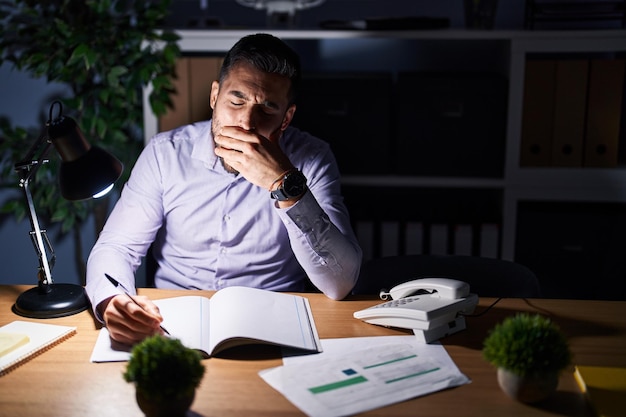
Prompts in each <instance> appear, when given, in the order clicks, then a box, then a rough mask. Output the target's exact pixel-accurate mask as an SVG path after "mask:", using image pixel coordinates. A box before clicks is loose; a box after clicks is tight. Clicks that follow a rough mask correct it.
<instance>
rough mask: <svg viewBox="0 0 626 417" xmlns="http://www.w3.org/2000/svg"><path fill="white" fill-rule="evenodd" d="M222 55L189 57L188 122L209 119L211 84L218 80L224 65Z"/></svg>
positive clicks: (210, 112) (210, 111)
mask: <svg viewBox="0 0 626 417" xmlns="http://www.w3.org/2000/svg"><path fill="white" fill-rule="evenodd" d="M223 60H224V58H222V57H214V56H202V57H190V58H189V80H190V82H189V116H190V120H189V121H188V122H187V123H193V122H198V121H201V120H208V119H210V118H211V116H212V114H213V109H211V105H210V98H211V84H212V83H213V81H215V80H217V79H218V78H219V75H220V68H221V66H222V61H223Z"/></svg>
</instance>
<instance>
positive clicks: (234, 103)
mask: <svg viewBox="0 0 626 417" xmlns="http://www.w3.org/2000/svg"><path fill="white" fill-rule="evenodd" d="M230 104H232V105H233V106H243V102H242V103H238V102H234V101H231V102H230Z"/></svg>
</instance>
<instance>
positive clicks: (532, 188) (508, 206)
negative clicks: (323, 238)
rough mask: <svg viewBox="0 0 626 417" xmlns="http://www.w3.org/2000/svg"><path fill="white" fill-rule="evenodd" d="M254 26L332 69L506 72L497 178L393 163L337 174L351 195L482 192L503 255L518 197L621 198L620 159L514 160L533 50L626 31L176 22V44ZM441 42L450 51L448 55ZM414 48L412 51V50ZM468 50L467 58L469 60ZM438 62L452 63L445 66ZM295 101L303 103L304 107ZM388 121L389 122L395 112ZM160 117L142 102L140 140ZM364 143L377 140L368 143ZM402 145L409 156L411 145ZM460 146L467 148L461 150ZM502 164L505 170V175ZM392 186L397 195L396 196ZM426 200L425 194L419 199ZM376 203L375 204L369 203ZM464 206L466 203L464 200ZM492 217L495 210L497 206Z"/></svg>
mask: <svg viewBox="0 0 626 417" xmlns="http://www.w3.org/2000/svg"><path fill="white" fill-rule="evenodd" d="M259 32H269V33H272V34H274V35H276V36H278V37H280V38H282V39H284V40H287V41H294V42H293V45H294V46H297V47H300V46H301V47H302V48H303V49H304V50H306V51H308V52H311V53H313V54H318V55H319V56H316V58H317V59H319V60H322V61H324V63H326V62H328V63H329V66H328V67H323V68H322V69H323V70H328V71H329V72H330V70H334V69H336V68H339V69H350V70H354V68H357V70H361V71H362V70H363V69H362V68H360V67H359V65H360V64H361V61H360V60H359V59H360V58H363V59H367V57H368V56H370V55H372V56H374V59H370V60H368V61H367V62H371V63H372V64H371V67H372V68H375V69H380V68H383V69H387V67H388V69H389V70H390V71H393V72H395V73H396V74H394V77H395V75H397V73H399V72H400V70H404V69H405V68H406V65H409V67H408V68H409V69H410V70H413V69H415V67H411V65H415V64H416V63H417V64H418V65H419V67H418V69H419V70H424V69H425V68H422V66H421V65H422V64H424V62H426V64H427V66H428V68H426V69H427V70H431V69H434V70H436V71H441V72H443V71H445V70H450V66H452V69H453V70H458V71H465V70H466V68H465V67H462V68H457V66H456V64H457V61H455V60H454V59H456V60H459V61H461V62H462V63H463V64H464V65H465V64H467V65H470V66H471V65H473V67H472V68H473V69H474V70H480V71H484V70H485V68H487V69H489V70H490V71H494V72H496V73H498V74H499V75H504V76H505V78H506V81H507V82H508V90H506V96H507V102H506V103H507V105H506V111H507V116H506V129H505V132H504V133H503V135H504V137H503V139H502V140H503V142H504V143H505V145H506V146H505V149H504V162H503V171H498V174H497V176H494V178H491V177H489V178H480V177H469V176H466V177H464V176H460V175H462V173H460V174H459V173H457V172H454V173H453V175H454V176H441V175H442V174H441V172H439V171H437V172H436V173H435V172H434V174H436V175H437V176H429V175H426V174H423V173H422V172H420V171H413V175H411V173H410V172H409V171H406V172H407V174H406V175H397V174H398V173H400V172H403V171H399V170H395V171H393V172H394V175H373V174H371V175H370V174H368V175H353V174H350V175H347V174H346V175H344V176H343V177H342V185H343V186H345V187H346V188H347V189H349V191H350V193H351V195H353V196H354V195H355V194H358V195H361V194H363V195H367V187H371V188H372V189H378V190H384V189H387V188H389V189H393V190H394V192H395V193H398V194H397V195H401V196H404V195H405V194H406V195H408V191H409V189H411V188H413V189H415V190H418V189H419V193H421V195H422V196H424V195H430V194H433V195H434V194H436V198H433V199H432V202H433V204H434V203H438V204H443V203H445V201H441V198H440V196H443V197H449V198H459V199H460V201H462V202H463V203H466V202H467V203H468V204H469V203H470V202H471V203H472V204H475V203H476V202H477V200H480V199H481V198H483V199H484V200H485V201H486V202H489V204H490V206H489V208H490V209H493V210H494V212H497V213H496V214H497V215H498V216H501V217H500V218H501V224H498V225H497V228H498V230H499V232H498V233H499V234H500V236H501V239H500V244H499V245H500V250H499V251H498V253H499V257H501V258H502V259H507V260H514V257H515V252H516V247H515V246H516V242H517V239H516V233H517V227H518V218H517V216H518V205H519V204H520V203H524V202H528V201H537V202H541V201H546V202H558V201H562V202H568V203H572V204H577V203H580V202H602V203H604V202H609V203H623V202H626V167H622V166H620V167H616V168H611V169H605V168H582V167H581V168H561V167H554V168H552V167H546V168H544V167H541V168H533V167H520V165H519V161H520V149H521V129H522V109H523V98H524V75H525V74H524V73H525V63H526V59H527V58H528V57H529V55H534V54H555V55H559V54H567V55H573V54H596V55H597V54H607V55H615V54H616V53H618V54H624V53H625V52H626V31H625V30H564V31H563V30H536V31H497V30H496V31H486V30H454V29H442V30H424V31H417V30H416V31H359V30H268V29H267V28H250V29H237V30H180V31H177V33H178V34H179V35H180V36H181V40H180V41H179V46H180V48H181V50H182V52H183V54H187V55H190V56H194V55H219V54H223V53H225V52H226V51H228V50H229V49H230V48H231V47H232V45H233V44H234V43H235V42H236V41H238V40H239V39H240V38H241V37H243V36H245V35H248V34H252V33H259ZM301 41H302V42H301ZM309 41H310V42H309ZM385 41H389V46H393V48H391V47H390V48H387V46H388V44H387V43H384V42H385ZM396 41H397V42H396ZM400 41H402V42H400ZM464 42H466V43H464ZM317 43H319V45H318V44H317ZM335 46H338V48H335ZM381 46H382V47H381ZM466 47H467V48H466ZM331 49H332V50H333V51H332V53H330V54H329V53H328V51H329V50H331ZM335 49H336V50H335ZM459 50H460V51H461V52H464V53H463V54H461V55H464V58H459V57H458V55H459ZM446 51H447V52H448V54H449V56H447V55H446ZM381 52H385V53H388V54H389V55H390V56H391V59H390V60H389V61H387V60H386V58H385V59H383V58H384V57H382V56H381ZM412 52H415V53H413V54H412ZM468 56H469V57H470V59H468ZM476 56H480V58H481V59H482V60H481V61H480V62H476V60H477V59H476V58H475V57H476ZM353 58H354V59H353ZM357 58H359V59H357ZM446 58H450V60H451V61H452V65H450V62H444V61H445V59H446ZM420 59H421V60H420ZM440 59H441V60H440ZM463 59H465V60H463ZM353 61H355V62H353ZM466 61H469V62H466ZM442 63H444V64H447V65H448V66H446V67H442V66H441V64H442ZM330 64H332V65H330ZM481 64H482V65H481ZM344 67H347V68H344ZM458 67H460V66H458ZM367 69H370V67H369V66H368V67H367ZM505 89H506V87H505ZM149 92H150V87H147V88H146V89H145V90H144V106H145V107H144V108H145V109H149V104H148V100H147V97H148V94H149ZM392 103H393V105H398V104H397V103H398V100H393V101H392ZM389 106H391V104H389ZM389 108H391V107H389ZM301 110H303V108H302V107H301ZM393 111H394V113H393V114H396V115H397V114H399V112H398V111H397V109H394V110H393ZM490 114H491V113H490ZM366 119H367V121H368V122H367V123H369V120H370V119H369V118H366ZM390 120H392V122H393V119H390ZM472 120H474V119H472ZM157 125H158V122H157V119H156V118H155V116H154V115H153V114H152V112H150V111H149V110H148V111H144V132H145V137H146V140H148V139H149V138H150V137H152V136H153V135H154V134H156V133H157ZM482 125H486V123H484V122H483V124H482ZM396 133H397V132H396ZM405 136H406V135H405ZM363 146H366V147H367V146H373V145H372V144H365V145H363ZM625 146H626V145H625ZM396 151H397V149H396ZM408 154H409V155H412V154H411V153H410V152H409V153H408ZM462 155H466V153H463V154H462ZM480 155H481V158H482V159H485V161H477V163H479V164H480V163H488V162H489V161H488V159H489V156H488V155H486V153H485V152H483V153H481V154H480ZM413 162H414V161H412V159H411V158H408V161H405V163H404V164H403V165H402V167H416V166H418V165H416V164H413V165H411V163H413ZM455 167H456V165H455ZM340 168H341V166H340ZM357 168H358V167H357ZM347 171H348V170H346V172H347ZM354 172H358V171H354ZM499 172H502V174H500V173H499ZM416 174H417V175H416ZM474 175H482V173H481V172H476V173H475V174H474ZM404 188H406V189H407V193H405V190H404ZM398 190H399V191H398ZM440 191H441V192H440ZM416 192H417V191H416ZM397 195H396V194H394V196H397ZM459 195H460V196H461V197H459ZM371 198H374V197H372V196H371V195H367V197H366V198H365V199H364V201H371ZM368 199H369V200H368ZM396 200H397V199H394V198H392V199H390V200H385V201H384V202H380V203H381V204H383V203H384V207H385V210H388V211H390V212H394V210H397V209H399V208H398V206H399V205H397V204H393V203H392V204H389V201H396ZM423 200H426V201H425V202H424V201H423ZM423 200H422V201H420V204H426V205H427V204H428V198H425V199H423ZM444 200H445V198H444ZM455 204H456V203H455ZM455 204H452V205H451V206H454V205H455ZM357 205H359V206H360V207H362V209H363V210H365V209H369V208H370V207H369V206H368V207H365V205H363V204H362V203H361V200H358V203H357ZM372 205H375V204H374V203H372ZM457 205H458V204H457ZM455 207H456V206H455ZM402 208H403V209H404V210H411V209H412V206H407V205H406V204H405V205H404V206H403V207H402ZM460 210H461V211H463V210H465V209H460ZM435 211H436V210H435ZM465 211H467V210H465ZM476 212H477V213H478V214H479V215H483V213H484V210H482V208H481V210H476ZM492 217H497V216H495V215H494V216H492ZM546 233H548V232H546ZM537 239H542V237H541V236H538V237H537Z"/></svg>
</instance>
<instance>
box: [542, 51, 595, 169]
mask: <svg viewBox="0 0 626 417" xmlns="http://www.w3.org/2000/svg"><path fill="white" fill-rule="evenodd" d="M588 72H589V61H588V60H586V59H575V60H574V59H561V60H559V61H558V62H557V65H556V80H555V88H554V119H553V135H552V163H551V165H552V166H559V167H581V166H582V164H583V139H584V137H585V111H586V108H587V76H588Z"/></svg>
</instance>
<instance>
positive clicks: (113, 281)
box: [104, 273, 170, 335]
mask: <svg viewBox="0 0 626 417" xmlns="http://www.w3.org/2000/svg"><path fill="white" fill-rule="evenodd" d="M104 276H105V277H107V279H108V280H109V281H110V282H111V284H113V285H114V286H115V287H116V288H117V287H119V285H120V283H119V282H117V280H116V279H115V278H113V277H112V276H111V275H109V274H106V273H105V274H104ZM122 291H124V294H126V296H127V297H128V298H130V300H131V301H132V302H133V303H135V305H137V306H139V308H140V309H142V310H143V311H146V309H145V308H143V306H142V305H141V304H139V303H138V302H137V301H135V299H134V298H133V297H132V296H131V295H130V294H129V293H128V292H127V291H126V290H124V289H122ZM159 327H160V328H161V330H163V333H165V334H167V335H169V334H170V332H168V331H167V330H166V329H165V327H163V326H159Z"/></svg>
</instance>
